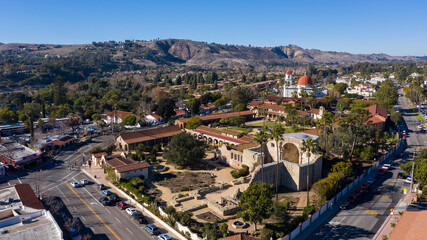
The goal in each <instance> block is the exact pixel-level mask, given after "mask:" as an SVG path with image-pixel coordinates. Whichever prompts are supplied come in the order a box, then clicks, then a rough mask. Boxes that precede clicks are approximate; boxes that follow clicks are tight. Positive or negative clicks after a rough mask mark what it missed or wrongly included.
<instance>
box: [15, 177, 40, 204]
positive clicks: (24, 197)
mask: <svg viewBox="0 0 427 240" xmlns="http://www.w3.org/2000/svg"><path fill="white" fill-rule="evenodd" d="M15 189H16V192H17V193H18V195H19V199H20V200H21V202H22V205H24V206H26V207H30V208H34V209H45V208H44V206H43V204H42V203H41V202H40V200H39V199H38V198H37V196H36V194H35V193H34V191H33V189H32V188H31V186H30V184H26V183H23V184H16V185H15Z"/></svg>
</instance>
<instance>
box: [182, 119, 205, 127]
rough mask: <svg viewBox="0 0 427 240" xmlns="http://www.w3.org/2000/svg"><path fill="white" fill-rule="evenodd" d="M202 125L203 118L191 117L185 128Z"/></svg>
mask: <svg viewBox="0 0 427 240" xmlns="http://www.w3.org/2000/svg"><path fill="white" fill-rule="evenodd" d="M201 125H202V119H201V118H199V117H191V118H190V120H188V121H187V122H186V123H185V128H187V129H196V128H198V127H200V126H201Z"/></svg>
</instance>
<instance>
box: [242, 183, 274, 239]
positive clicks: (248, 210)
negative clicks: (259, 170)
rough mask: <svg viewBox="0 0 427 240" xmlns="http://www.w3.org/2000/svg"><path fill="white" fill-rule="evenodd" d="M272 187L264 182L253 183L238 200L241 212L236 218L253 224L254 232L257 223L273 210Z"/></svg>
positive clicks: (267, 216)
mask: <svg viewBox="0 0 427 240" xmlns="http://www.w3.org/2000/svg"><path fill="white" fill-rule="evenodd" d="M272 198H273V187H272V186H271V185H267V184H265V183H264V182H255V183H253V184H251V185H249V187H248V188H247V189H246V190H245V191H244V192H243V193H242V196H241V197H240V199H239V206H240V208H241V210H240V211H239V212H238V214H237V215H238V216H239V217H241V218H243V220H244V221H249V222H250V223H253V224H254V228H255V231H256V230H257V227H256V225H257V223H260V224H261V223H262V220H264V219H267V218H269V217H270V215H271V214H272V210H273V200H272Z"/></svg>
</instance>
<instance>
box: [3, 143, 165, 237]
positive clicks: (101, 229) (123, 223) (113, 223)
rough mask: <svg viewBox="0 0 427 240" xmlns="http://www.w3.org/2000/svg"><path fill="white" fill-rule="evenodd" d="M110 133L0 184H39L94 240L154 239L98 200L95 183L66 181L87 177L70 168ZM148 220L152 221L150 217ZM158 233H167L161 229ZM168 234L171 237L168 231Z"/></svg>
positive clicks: (121, 214) (127, 217)
mask: <svg viewBox="0 0 427 240" xmlns="http://www.w3.org/2000/svg"><path fill="white" fill-rule="evenodd" d="M111 138H112V137H111V136H101V137H99V138H96V139H95V140H93V141H92V142H91V143H89V144H87V145H84V146H82V147H80V148H77V149H73V150H69V151H65V152H64V153H63V154H62V155H60V156H58V157H57V158H56V159H57V161H58V162H59V163H60V164H59V165H57V166H47V167H45V168H44V169H43V170H42V171H33V172H27V173H22V174H21V175H20V176H19V177H16V178H14V179H10V180H9V181H8V182H6V183H3V184H0V187H2V186H7V185H12V184H16V183H29V184H31V185H32V187H33V189H37V186H39V189H40V192H41V193H43V194H49V195H52V196H58V197H60V198H61V199H62V201H63V202H64V204H65V205H66V206H67V208H68V210H69V211H70V213H71V214H72V215H73V216H74V217H80V219H81V220H82V222H83V224H84V225H85V226H86V227H87V228H90V229H91V230H92V232H93V233H94V234H95V236H96V238H95V239H155V236H150V235H149V234H148V233H147V232H146V231H145V230H144V225H143V224H138V223H137V222H136V221H134V220H133V219H131V217H130V216H129V215H128V214H127V213H126V212H125V211H123V210H120V209H119V208H117V207H115V206H103V205H101V204H100V203H99V202H98V199H99V198H100V197H101V196H103V195H102V193H101V192H100V191H99V190H98V189H97V186H96V184H93V183H92V184H89V185H86V186H85V187H80V188H73V187H72V186H70V185H69V183H70V182H71V181H73V180H75V181H78V182H80V180H81V179H88V180H89V179H90V178H89V176H87V175H86V174H85V173H83V172H82V171H80V170H79V169H78V168H77V167H76V168H73V169H70V166H74V164H77V165H79V164H80V163H81V162H82V158H83V155H84V154H85V155H86V159H87V158H88V157H89V154H88V151H89V150H90V149H91V148H93V147H94V146H98V145H99V146H104V145H105V144H106V143H108V142H109V141H110V140H111ZM147 219H148V222H149V223H154V221H153V220H152V219H149V218H147ZM160 232H162V233H166V231H165V230H162V229H160ZM169 235H170V236H173V235H171V234H170V233H169Z"/></svg>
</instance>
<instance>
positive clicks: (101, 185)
mask: <svg viewBox="0 0 427 240" xmlns="http://www.w3.org/2000/svg"><path fill="white" fill-rule="evenodd" d="M98 189H99V190H105V189H107V188H106V187H105V185H104V184H102V183H101V184H98Z"/></svg>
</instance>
